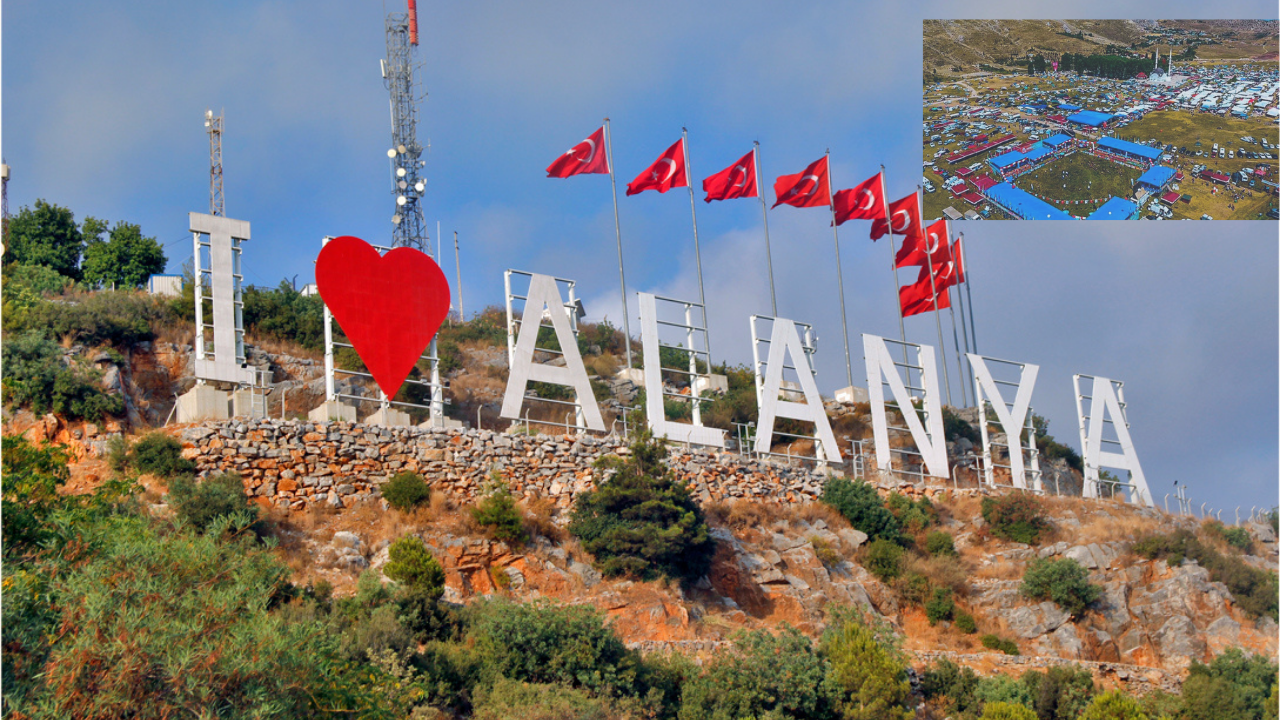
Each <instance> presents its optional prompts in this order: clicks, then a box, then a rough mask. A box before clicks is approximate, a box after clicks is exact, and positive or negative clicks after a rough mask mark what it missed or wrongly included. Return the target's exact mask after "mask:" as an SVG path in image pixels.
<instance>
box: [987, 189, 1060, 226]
mask: <svg viewBox="0 0 1280 720" xmlns="http://www.w3.org/2000/svg"><path fill="white" fill-rule="evenodd" d="M986 196H987V198H988V199H990V200H991V201H992V202H994V203H996V204H997V205H1000V206H1001V207H1003V208H1005V209H1006V210H1008V211H1009V212H1012V213H1013V214H1014V215H1017V216H1018V217H1020V218H1022V219H1023V220H1073V219H1074V218H1072V217H1071V216H1070V215H1068V214H1067V213H1065V212H1063V211H1061V210H1059V209H1058V208H1056V207H1054V206H1052V205H1050V204H1049V203H1047V202H1045V201H1043V200H1041V199H1040V198H1038V197H1036V196H1034V195H1032V194H1031V193H1028V192H1026V191H1024V190H1020V189H1018V188H1016V187H1014V186H1012V185H1010V184H1009V183H1000V184H999V185H993V186H991V187H989V188H987V192H986Z"/></svg>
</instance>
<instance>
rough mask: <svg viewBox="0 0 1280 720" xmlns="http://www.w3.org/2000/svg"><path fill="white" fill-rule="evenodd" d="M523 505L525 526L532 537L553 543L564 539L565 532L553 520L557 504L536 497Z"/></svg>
mask: <svg viewBox="0 0 1280 720" xmlns="http://www.w3.org/2000/svg"><path fill="white" fill-rule="evenodd" d="M523 505H524V518H525V521H524V525H525V529H526V530H528V531H529V534H530V535H540V536H542V537H544V538H546V539H548V540H550V541H552V542H559V541H561V540H563V539H564V536H565V532H564V530H562V529H561V528H560V526H559V525H556V523H555V520H553V517H554V516H555V514H556V505H555V503H553V502H551V500H549V499H547V498H545V497H536V498H534V499H533V500H530V501H529V502H527V503H523Z"/></svg>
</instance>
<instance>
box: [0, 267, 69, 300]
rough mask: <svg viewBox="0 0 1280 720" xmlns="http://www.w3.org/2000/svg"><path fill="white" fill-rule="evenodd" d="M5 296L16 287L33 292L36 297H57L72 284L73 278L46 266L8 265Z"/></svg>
mask: <svg viewBox="0 0 1280 720" xmlns="http://www.w3.org/2000/svg"><path fill="white" fill-rule="evenodd" d="M4 281H5V288H4V291H5V294H6V295H7V294H9V293H10V292H12V291H13V290H14V289H15V287H16V286H18V285H21V286H22V287H24V288H26V289H28V290H31V291H32V292H33V293H35V294H36V295H57V294H59V293H61V292H63V291H65V290H66V289H67V288H68V287H69V286H70V285H71V284H72V280H71V278H69V277H67V276H66V275H63V274H62V273H60V272H58V271H57V270H54V269H53V268H51V267H48V266H46V265H20V264H16V263H15V264H13V265H8V266H6V267H5V269H4Z"/></svg>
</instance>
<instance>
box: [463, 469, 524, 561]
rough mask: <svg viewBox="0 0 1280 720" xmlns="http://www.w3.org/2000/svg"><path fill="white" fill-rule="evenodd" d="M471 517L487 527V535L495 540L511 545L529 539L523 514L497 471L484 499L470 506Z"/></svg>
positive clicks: (521, 543)
mask: <svg viewBox="0 0 1280 720" xmlns="http://www.w3.org/2000/svg"><path fill="white" fill-rule="evenodd" d="M471 517H472V519H474V520H475V521H476V523H477V524H479V525H483V526H484V527H486V528H488V529H489V536H490V537H492V538H493V539H495V540H501V541H503V542H508V543H512V544H513V545H523V544H525V543H526V542H528V541H529V533H528V531H526V530H525V529H524V516H523V515H521V514H520V510H519V508H517V507H516V501H515V500H514V499H512V497H511V491H510V490H508V489H507V486H506V484H505V483H503V482H502V481H501V479H500V478H499V477H498V475H497V473H494V477H493V481H492V486H491V487H490V488H489V491H488V493H487V494H486V495H485V497H484V499H483V500H481V501H480V504H478V505H476V506H475V507H473V508H471Z"/></svg>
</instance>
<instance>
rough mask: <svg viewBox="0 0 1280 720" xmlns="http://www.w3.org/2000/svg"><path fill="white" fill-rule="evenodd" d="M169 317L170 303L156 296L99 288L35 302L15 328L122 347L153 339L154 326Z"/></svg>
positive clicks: (75, 341)
mask: <svg viewBox="0 0 1280 720" xmlns="http://www.w3.org/2000/svg"><path fill="white" fill-rule="evenodd" d="M172 319H173V316H172V315H171V314H170V310H169V306H168V305H167V304H165V302H164V301H163V300H162V299H160V298H159V297H158V296H151V295H147V294H145V293H139V292H135V291H125V290H117V291H111V290H100V291H98V292H92V293H87V294H82V295H75V296H73V297H71V298H69V299H68V300H66V301H60V302H41V303H37V304H36V305H34V306H33V307H31V309H30V310H28V311H27V312H26V313H24V314H23V316H22V321H21V325H22V327H21V328H18V329H35V330H41V331H43V332H47V333H49V334H51V335H52V336H53V337H55V338H58V339H61V340H64V341H66V342H73V343H80V344H83V345H88V346H90V347H93V346H97V345H104V344H110V345H113V346H115V347H117V348H122V349H123V348H127V347H130V346H133V345H136V344H137V343H140V342H143V341H145V340H151V339H153V338H154V337H155V328H157V327H159V326H161V325H163V324H164V323H165V322H167V321H170V320H172Z"/></svg>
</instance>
